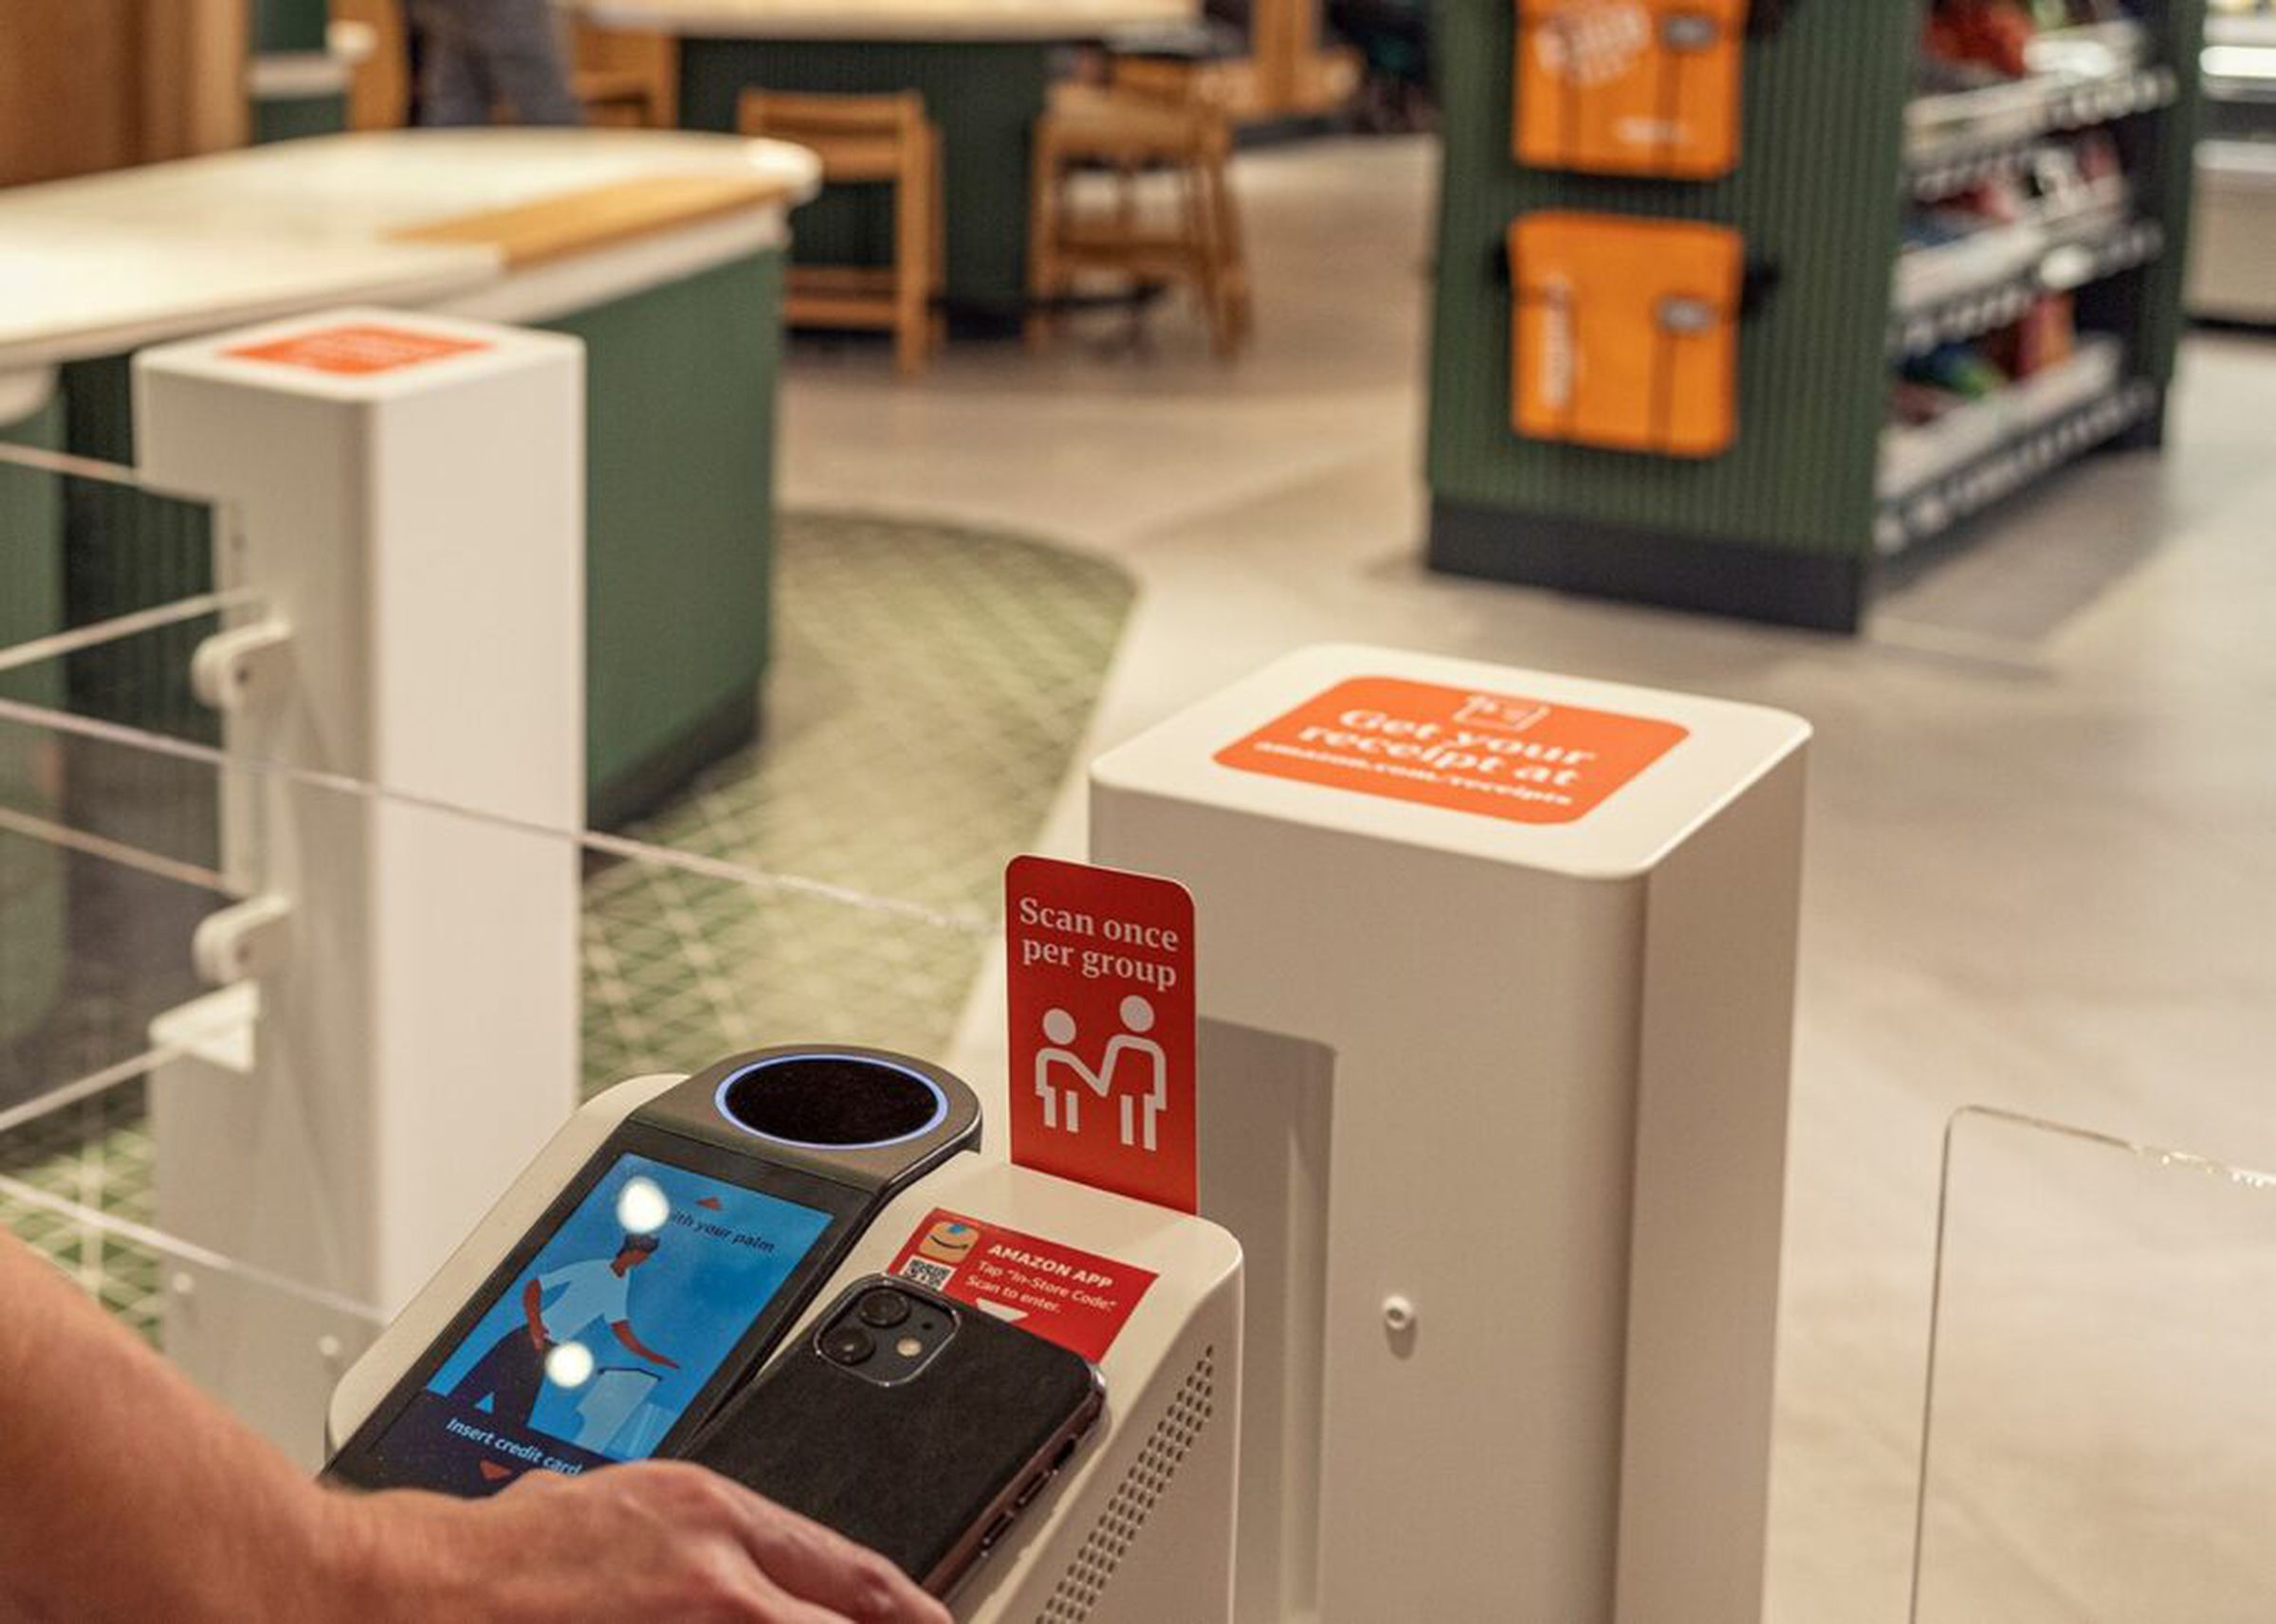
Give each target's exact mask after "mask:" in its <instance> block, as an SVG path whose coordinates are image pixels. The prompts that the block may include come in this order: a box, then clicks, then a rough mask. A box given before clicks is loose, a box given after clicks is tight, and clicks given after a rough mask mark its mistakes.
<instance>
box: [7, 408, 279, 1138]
mask: <svg viewBox="0 0 2276 1624" xmlns="http://www.w3.org/2000/svg"><path fill="white" fill-rule="evenodd" d="M234 535H235V531H234V528H233V516H232V514H231V513H230V512H229V510H228V509H227V508H225V507H221V506H217V505H216V504H213V503H211V502H203V501H199V500H197V499H194V498H190V497H184V496H180V495H177V494H174V493H171V492H167V491H163V490H156V489H153V488H150V487H149V486H147V485H145V484H142V483H141V482H140V481H139V480H138V478H137V477H136V476H135V475H134V474H133V472H132V471H131V470H127V469H121V468H115V467H111V466H109V465H103V464H99V463H92V462H88V461H85V460H83V459H79V458H72V457H65V456H60V455H56V454H53V453H47V452H42V451H37V450H31V449H27V448H23V447H8V446H0V721H5V722H7V725H6V726H5V727H0V1132H4V1131H5V1130H6V1129H7V1128H9V1127H10V1126H13V1125H17V1124H19V1123H21V1122H28V1121H29V1120H30V1119H31V1117H32V1116H34V1115H36V1114H38V1113H40V1112H41V1111H44V1110H46V1109H50V1108H55V1107H57V1106H59V1105H61V1104H66V1103H68V1102H69V1101H71V1100H72V1099H74V1098H77V1097H79V1096H80V1093H81V1092H82V1091H84V1092H87V1093H92V1092H94V1091H98V1090H100V1089H101V1087H103V1086H108V1085H109V1084H111V1083H116V1082H125V1081H131V1079H132V1078H133V1077H134V1076H136V1075H138V1073H139V1071H140V1070H141V1069H142V1068H144V1067H146V1066H147V1064H148V1028H149V1023H150V1020H151V1019H152V1017H153V1016H155V1015H156V1013H158V1012H160V1011H161V1010H164V1009H166V1008H169V1007H171V1006H172V1005H173V1004H174V1003H175V1002H178V1001H180V999H181V998H182V997H184V996H186V995H187V994H188V993H189V992H190V990H191V988H192V983H191V982H190V980H189V979H188V978H187V976H186V971H187V967H188V959H187V957H186V955H185V954H184V952H183V950H182V946H181V943H182V942H183V941H184V940H187V936H188V933H189V932H190V931H191V930H192V929H193V928H194V926H195V924H196V922H197V921H198V920H200V919H201V918H203V917H204V916H205V915H206V914H208V913H210V912H211V911H212V910H213V909H214V908H216V907H219V906H221V905H223V904H225V903H228V902H229V901H230V900H231V887H230V885H229V883H228V882H227V881H226V880H225V879H224V878H223V876H222V873H221V871H220V870H221V867H222V863H221V835H220V827H219V803H218V799H217V797H216V795H215V794H214V784H215V778H214V772H213V769H212V768H211V766H210V765H207V764H204V763H200V762H198V761H196V760H194V759H190V758H182V757H173V756H169V755H164V754H160V753H157V752H153V751H146V750H132V749H117V748H110V749H104V748H101V747H99V746H98V745H97V744H95V743H94V742H93V741H92V740H90V739H83V738H82V737H80V736H78V735H76V734H72V733H66V732H62V731H59V730H57V729H55V728H54V727H52V726H50V725H48V724H47V720H46V719H48V718H51V717H55V716H59V715H61V716H68V717H70V718H73V719H76V720H78V721H83V722H86V723H88V724H89V725H90V726H97V725H104V726H124V727H128V728H131V729H133V730H135V731H136V732H137V733H138V734H140V735H149V736H154V737H158V738H162V739H172V740H183V741H188V742H192V743H198V744H204V745H207V746H211V745H212V744H214V743H216V742H217V741H218V740H219V738H220V732H221V730H220V723H219V721H218V719H217V718H216V717H215V715H214V713H213V712H211V710H209V709H207V708H205V707H204V706H203V705H201V704H200V703H197V701H196V699H195V698H194V696H193V693H192V691H191V684H190V660H191V654H192V652H193V650H194V649H195V648H197V646H198V645H199V644H200V643H201V642H202V641H204V640H205V639H206V638H208V637H210V636H211V635H212V634H213V633H215V632H217V631H220V630H225V629H228V628H230V627H233V626H236V625H239V624H242V623H243V622H244V621H245V620H246V619H247V618H248V617H250V616H251V615H253V614H256V613H257V612H258V611H259V608H260V605H259V600H258V596H257V594H255V593H249V592H243V591H238V592H224V591H217V590H216V589H215V587H214V584H213V582H214V569H215V564H216V558H217V555H218V554H226V552H227V550H228V549H229V547H230V546H231V545H232V544H233V537H234Z"/></svg>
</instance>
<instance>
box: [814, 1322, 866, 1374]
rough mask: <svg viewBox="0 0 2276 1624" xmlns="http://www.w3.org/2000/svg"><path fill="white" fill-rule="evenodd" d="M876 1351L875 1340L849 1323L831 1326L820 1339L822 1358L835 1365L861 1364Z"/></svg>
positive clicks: (858, 1327)
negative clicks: (828, 1331) (826, 1334)
mask: <svg viewBox="0 0 2276 1624" xmlns="http://www.w3.org/2000/svg"><path fill="white" fill-rule="evenodd" d="M876 1351H877V1339H876V1338H875V1337H872V1336H871V1335H870V1333H869V1332H867V1331H865V1330H863V1329H862V1328H861V1327H860V1326H859V1325H856V1324H854V1323H852V1322H851V1321H849V1322H847V1323H844V1324H842V1325H834V1326H832V1327H831V1329H830V1334H829V1335H828V1336H826V1337H824V1338H823V1339H822V1357H823V1358H825V1359H830V1360H831V1361H832V1362H834V1363H836V1364H842V1365H848V1366H852V1365H857V1364H861V1363H863V1362H865V1361H866V1360H867V1359H869V1357H870V1356H871V1355H872V1354H873V1353H875V1352H876Z"/></svg>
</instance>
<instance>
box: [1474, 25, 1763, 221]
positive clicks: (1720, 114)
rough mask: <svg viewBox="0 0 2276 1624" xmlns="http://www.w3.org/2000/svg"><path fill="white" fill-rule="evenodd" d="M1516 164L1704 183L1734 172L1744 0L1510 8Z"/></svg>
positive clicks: (1743, 36) (1743, 47)
mask: <svg viewBox="0 0 2276 1624" xmlns="http://www.w3.org/2000/svg"><path fill="white" fill-rule="evenodd" d="M1514 4H1515V6H1516V8H1517V49H1516V64H1515V68H1514V73H1513V74H1512V80H1513V82H1514V84H1515V86H1516V109H1515V117H1514V136H1513V147H1514V152H1515V154H1516V157H1517V161H1518V162H1520V163H1525V164H1531V165H1533V166H1534V167H1536V168H1540V169H1567V170H1580V171H1584V172H1587V173H1594V174H1636V175H1660V176H1664V177H1668V178H1671V179H1679V180H1704V179H1711V178H1713V177H1715V176H1716V175H1722V174H1728V173H1731V171H1732V170H1734V169H1735V168H1736V167H1737V166H1738V128H1739V107H1740V70H1741V65H1742V64H1743V63H1744V61H1745V56H1746V31H1747V0H1514Z"/></svg>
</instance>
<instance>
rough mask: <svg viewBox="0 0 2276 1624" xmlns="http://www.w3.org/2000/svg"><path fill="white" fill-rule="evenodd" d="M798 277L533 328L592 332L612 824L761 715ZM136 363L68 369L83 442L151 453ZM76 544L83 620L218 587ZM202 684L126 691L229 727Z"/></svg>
mask: <svg viewBox="0 0 2276 1624" xmlns="http://www.w3.org/2000/svg"><path fill="white" fill-rule="evenodd" d="M781 290H782V255H781V252H780V249H775V248H767V249H762V250H760V251H759V252H756V253H753V254H749V255H746V256H744V257H743V258H741V259H737V260H733V261H729V262H728V263H726V264H725V265H715V266H713V267H711V268H709V269H707V270H704V271H699V272H697V273H696V274H694V275H691V276H688V277H683V278H681V279H679V280H677V281H674V282H668V283H660V284H657V285H655V286H652V287H647V288H643V289H640V290H637V291H635V292H633V293H630V294H627V295H625V296H624V297H622V298H618V299H615V300H611V301H606V302H604V303H601V304H597V305H595V306H592V307H590V308H587V309H583V310H577V311H570V312H566V313H563V314H561V315H560V316H557V317H553V318H551V319H542V320H536V321H532V322H530V323H529V325H532V326H538V327H544V328H549V329H551V330H552V331H555V332H560V333H566V334H569V335H571V336H573V337H575V338H580V339H582V340H583V341H584V343H585V398H586V411H587V427H586V490H587V506H586V571H587V587H586V593H587V595H586V637H587V648H586V671H587V677H586V707H587V711H586V785H587V816H588V818H589V819H591V821H592V822H593V823H595V824H596V825H597V826H600V827H610V826H613V825H615V824H617V823H620V822H622V821H624V820H625V819H627V818H628V817H630V816H632V815H633V814H635V813H636V812H640V811H642V810H644V809H645V808H647V807H649V806H651V805H652V804H653V803H654V802H655V801H656V800H658V799H659V798H661V797H662V796H663V795H665V794H669V793H670V791H671V790H673V789H674V788H676V787H677V786H678V785H679V784H680V783H681V782H683V781H684V780H685V779H686V778H687V776H688V775H689V774H690V773H692V772H693V771H694V770H696V769H697V768H699V767H701V766H703V765H705V764H706V763H707V762H708V761H710V760H712V759H713V758H715V757H718V756H720V755H723V754H725V752H726V751H728V750H731V749H733V748H735V747H736V746H737V745H739V744H742V743H743V742H745V741H747V740H748V739H750V738H751V736H752V734H753V732H754V730H755V728H756V726H757V724H758V714H759V684H760V680H761V678H762V674H763V673H764V671H765V668H766V662H767V657H768V651H769V648H770V647H771V642H772V638H771V632H770V629H769V616H768V606H769V593H768V582H769V576H770V572H771V569H772V548H773V531H774V444H775V392H776V384H777V379H778V375H779V374H780V366H781ZM130 376H131V374H130V367H129V360H128V358H127V357H125V356H106V357H102V358H101V359H97V360H90V361H83V362H76V363H73V364H72V365H70V366H68V367H66V368H64V392H65V395H66V397H67V400H68V419H67V425H68V427H67V432H66V438H67V440H68V443H69V446H70V448H71V449H72V450H74V451H77V452H79V453H80V454H82V455H84V456H91V457H100V458H102V459H104V460H106V461H110V462H116V463H132V462H133V460H134V433H133V425H132V400H131V391H130ZM100 522H101V516H99V515H96V514H93V513H92V512H89V513H85V514H80V515H75V516H74V517H73V518H72V519H70V520H67V522H66V528H67V529H68V530H70V531H71V532H72V533H73V534H74V535H76V536H83V535H87V534H91V533H92V530H91V527H94V526H97V525H99V524H100ZM76 557H77V559H78V562H77V563H76V564H75V566H74V569H73V571H72V575H71V578H70V581H69V593H70V600H71V605H70V612H71V613H72V614H73V616H74V617H75V618H76V619H79V620H82V621H83V620H87V619H90V618H100V617H101V615H102V614H103V613H105V612H118V609H119V606H126V607H137V606H138V605H139V604H140V603H145V602H148V601H151V600H150V598H149V597H148V595H147V594H148V593H151V592H152V591H154V590H156V589H157V588H158V587H159V586H160V585H163V586H164V587H166V588H167V589H168V590H179V591H180V592H183V593H189V592H194V591H198V590H202V587H203V584H204V583H203V582H202V580H201V581H197V582H193V581H188V580H176V579H174V578H173V577H172V576H170V577H169V579H168V580H167V581H165V582H163V583H159V582H156V581H155V580H153V579H151V578H149V577H150V576H151V574H152V572H153V571H154V570H155V569H156V568H158V567H159V566H158V564H157V563H156V561H155V560H153V559H151V558H149V557H137V556H136V555H135V554H134V553H132V552H131V551H123V552H122V551H120V550H118V549H105V548H92V547H81V548H79V549H77V552H76ZM180 558H181V555H180V554H179V553H178V552H177V551H169V553H168V554H167V561H166V563H165V565H164V567H165V568H166V569H167V570H169V571H171V572H174V575H178V574H179V573H180V571H181V569H182V567H183V566H182V564H181V562H180ZM76 681H77V679H76V677H75V682H76ZM187 683H188V678H187V672H186V669H184V670H180V671H175V672H174V673H173V675H172V677H171V678H170V679H168V680H167V681H164V682H161V681H159V680H158V679H157V678H156V676H155V675H152V676H150V677H149V678H148V680H145V681H140V682H138V683H136V684H132V685H131V687H130V688H129V689H127V690H123V691H129V692H131V693H132V694H133V695H134V696H135V697H134V700H133V703H134V705H135V706H136V707H137V710H138V714H140V715H141V716H143V718H144V719H145V720H148V719H149V718H150V717H152V716H156V715H163V716H164V718H165V719H166V721H167V722H168V725H169V726H170V728H172V729H173V730H174V731H176V732H177V733H178V732H185V731H192V730H194V729H195V728H196V727H198V726H200V725H204V726H207V727H209V728H210V727H211V717H210V716H208V715H206V713H203V712H202V711H201V710H199V709H198V708H197V707H196V706H195V704H194V702H193V701H192V700H191V699H190V697H189V694H188V686H187ZM99 699H100V696H99V695H98V694H95V693H90V694H88V695H85V696H76V695H75V700H74V703H85V704H94V703H98V700H99ZM201 719H202V722H201ZM121 720H132V719H131V718H123V717H122V718H121Z"/></svg>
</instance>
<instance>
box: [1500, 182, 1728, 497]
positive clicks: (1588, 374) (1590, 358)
mask: <svg viewBox="0 0 2276 1624" xmlns="http://www.w3.org/2000/svg"><path fill="white" fill-rule="evenodd" d="M1509 248H1510V279H1511V284H1512V286H1513V288H1514V299H1515V304H1514V310H1513V312H1512V319H1511V323H1510V376H1511V384H1512V388H1511V395H1512V400H1511V421H1512V425H1513V427H1514V428H1515V429H1516V431H1517V432H1518V433H1519V434H1522V435H1524V436H1525V437H1526V438H1528V439H1531V440H1568V441H1572V442H1575V443H1578V444H1581V445H1588V446H1605V447H1612V448H1614V449H1617V450H1624V451H1650V452H1657V453H1658V454H1660V455H1661V456H1669V457H1709V456H1714V455H1716V453H1718V452H1721V451H1724V450H1727V449H1728V448H1729V447H1730V446H1731V443H1732V441H1733V440H1734V439H1735V437H1736V435H1737V431H1738V410H1737V390H1738V337H1737V329H1738V302H1739V294H1740V290H1741V288H1742V285H1743V283H1744V281H1745V243H1744V239H1743V238H1742V237H1741V236H1740V235H1739V233H1738V232H1736V231H1735V230H1732V229H1731V228H1728V227H1724V226H1708V225H1702V224H1699V223H1698V222H1694V221H1688V220H1648V219H1637V218H1634V217H1631V216H1628V215H1622V214H1573V213H1560V212H1546V213H1539V214H1528V215H1525V216H1523V217H1522V218H1520V219H1519V220H1518V221H1517V222H1516V224H1514V226H1512V227H1511V228H1510V242H1509Z"/></svg>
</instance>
